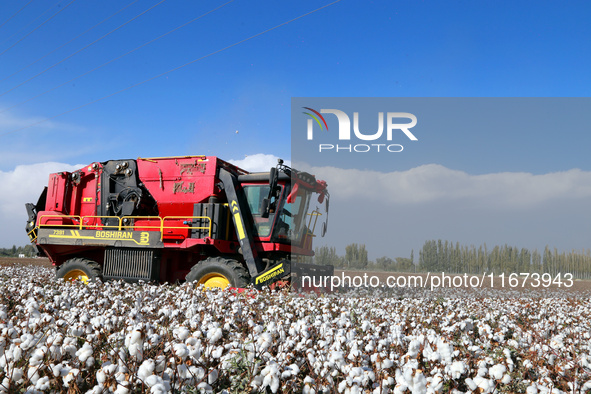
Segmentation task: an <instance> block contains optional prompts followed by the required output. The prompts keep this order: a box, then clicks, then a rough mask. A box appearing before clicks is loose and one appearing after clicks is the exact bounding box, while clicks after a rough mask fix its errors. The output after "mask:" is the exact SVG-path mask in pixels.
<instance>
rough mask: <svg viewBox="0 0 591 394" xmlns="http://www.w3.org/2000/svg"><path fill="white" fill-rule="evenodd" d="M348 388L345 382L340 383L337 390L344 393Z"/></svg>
mask: <svg viewBox="0 0 591 394" xmlns="http://www.w3.org/2000/svg"><path fill="white" fill-rule="evenodd" d="M346 388H347V381H346V380H343V381H342V382H341V383H339V385H338V388H337V390H338V391H339V393H342V392H344V391H345V389H346Z"/></svg>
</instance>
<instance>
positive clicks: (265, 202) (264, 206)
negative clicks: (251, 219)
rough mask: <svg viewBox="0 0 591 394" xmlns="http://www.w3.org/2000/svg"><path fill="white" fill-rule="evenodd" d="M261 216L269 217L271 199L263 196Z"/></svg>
mask: <svg viewBox="0 0 591 394" xmlns="http://www.w3.org/2000/svg"><path fill="white" fill-rule="evenodd" d="M261 217H263V218H268V217H269V199H268V198H263V202H262V203H261Z"/></svg>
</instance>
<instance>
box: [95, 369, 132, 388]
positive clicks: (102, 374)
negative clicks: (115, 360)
mask: <svg viewBox="0 0 591 394" xmlns="http://www.w3.org/2000/svg"><path fill="white" fill-rule="evenodd" d="M140 379H141V377H140ZM142 380H143V379H142ZM96 381H97V382H98V383H99V384H101V385H102V384H104V383H105V382H106V381H107V375H106V374H105V372H104V371H103V370H102V369H99V370H98V371H97V373H96Z"/></svg>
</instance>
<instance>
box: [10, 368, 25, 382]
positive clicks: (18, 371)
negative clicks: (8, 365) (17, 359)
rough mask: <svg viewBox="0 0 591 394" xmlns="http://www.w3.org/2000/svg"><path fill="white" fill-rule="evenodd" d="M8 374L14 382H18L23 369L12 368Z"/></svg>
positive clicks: (21, 376)
mask: <svg viewBox="0 0 591 394" xmlns="http://www.w3.org/2000/svg"><path fill="white" fill-rule="evenodd" d="M8 375H9V376H10V380H12V381H13V382H15V383H18V382H19V381H20V380H21V379H22V378H23V375H24V373H23V370H22V369H20V368H14V369H13V370H12V371H11V372H9V373H8Z"/></svg>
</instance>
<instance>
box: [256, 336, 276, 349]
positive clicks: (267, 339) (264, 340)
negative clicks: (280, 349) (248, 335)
mask: <svg viewBox="0 0 591 394" xmlns="http://www.w3.org/2000/svg"><path fill="white" fill-rule="evenodd" d="M272 344H273V337H272V336H271V334H270V333H268V332H265V333H263V334H261V335H259V337H258V338H257V345H259V349H260V350H261V351H265V350H267V349H268V348H269V347H270V346H271V345H272Z"/></svg>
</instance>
